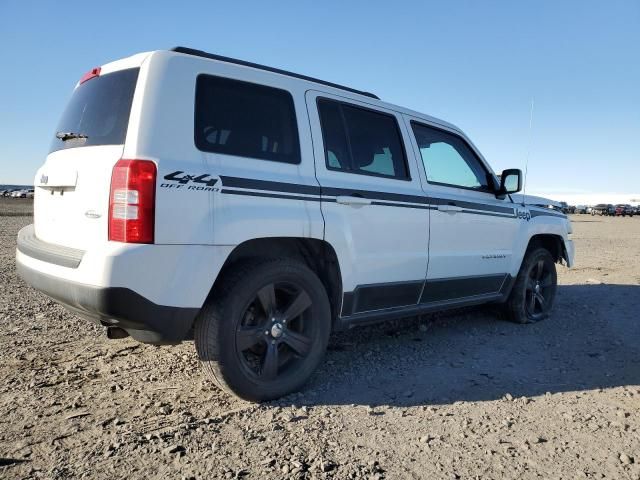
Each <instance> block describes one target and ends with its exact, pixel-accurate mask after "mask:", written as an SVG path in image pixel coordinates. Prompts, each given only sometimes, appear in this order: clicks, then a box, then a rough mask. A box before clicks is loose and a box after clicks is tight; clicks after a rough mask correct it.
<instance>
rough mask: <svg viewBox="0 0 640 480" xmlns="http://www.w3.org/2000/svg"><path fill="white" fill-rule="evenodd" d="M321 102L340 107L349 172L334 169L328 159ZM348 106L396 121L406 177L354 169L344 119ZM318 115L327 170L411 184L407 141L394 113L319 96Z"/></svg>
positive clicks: (317, 101)
mask: <svg viewBox="0 0 640 480" xmlns="http://www.w3.org/2000/svg"><path fill="white" fill-rule="evenodd" d="M321 101H328V102H333V103H337V104H338V105H339V106H340V118H341V119H342V128H343V129H344V133H345V137H346V139H347V146H348V148H349V170H344V169H342V168H337V167H332V166H330V165H329V161H328V158H327V146H326V142H325V141H324V139H325V131H324V130H325V129H324V127H323V125H322V118H321V116H320V102H321ZM343 105H346V106H348V107H352V108H357V109H360V110H365V111H368V112H373V113H376V114H378V115H384V116H387V117H390V118H392V119H393V120H394V122H395V128H396V132H397V134H398V138H399V140H400V148H402V155H403V162H404V167H405V171H406V172H407V175H406V176H405V177H397V176H389V175H384V174H382V173H375V172H367V171H366V170H354V169H353V153H352V151H351V139H350V138H349V129H348V126H347V121H346V119H345V117H344V112H343V110H342V106H343ZM316 113H317V114H318V122H319V123H320V133H321V135H322V150H323V151H324V165H325V168H326V169H327V170H331V171H333V172H340V173H348V174H351V175H365V176H368V177H377V178H384V179H387V180H401V181H403V182H411V180H412V179H411V169H410V168H409V159H408V157H407V148H406V146H405V141H404V138H403V136H402V131H401V130H400V122H399V121H398V117H397V116H396V115H395V114H394V113H389V112H383V111H381V110H378V109H376V108H370V107H364V106H362V105H358V104H355V103H351V102H347V101H343V100H336V99H335V98H331V97H325V96H322V95H318V96H316Z"/></svg>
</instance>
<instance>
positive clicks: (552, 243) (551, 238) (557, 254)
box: [525, 233, 568, 263]
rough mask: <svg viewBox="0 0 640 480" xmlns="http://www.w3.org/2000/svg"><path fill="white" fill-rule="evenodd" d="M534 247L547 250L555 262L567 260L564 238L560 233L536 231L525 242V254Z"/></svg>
mask: <svg viewBox="0 0 640 480" xmlns="http://www.w3.org/2000/svg"><path fill="white" fill-rule="evenodd" d="M536 248H544V249H546V250H547V251H549V253H551V256H552V257H553V260H554V261H555V262H556V263H562V261H563V260H564V261H568V259H567V257H568V255H567V252H566V250H565V246H564V240H563V238H562V236H561V235H557V234H553V233H538V234H535V235H533V236H532V237H531V238H530V239H529V243H528V244H527V249H526V251H525V256H526V254H527V253H528V252H530V251H532V250H534V249H536Z"/></svg>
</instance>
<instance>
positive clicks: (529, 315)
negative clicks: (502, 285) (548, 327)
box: [505, 248, 558, 323]
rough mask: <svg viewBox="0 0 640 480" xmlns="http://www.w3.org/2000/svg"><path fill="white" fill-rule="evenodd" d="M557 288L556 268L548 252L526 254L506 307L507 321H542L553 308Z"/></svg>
mask: <svg viewBox="0 0 640 480" xmlns="http://www.w3.org/2000/svg"><path fill="white" fill-rule="evenodd" d="M536 285H537V287H536ZM557 287H558V276H557V272H556V264H555V262H554V260H553V257H552V256H551V254H550V253H549V251H548V250H547V249H545V248H536V249H532V250H529V251H528V252H527V253H526V255H525V258H524V260H523V262H522V266H521V267H520V271H519V272H518V276H517V277H516V281H515V283H514V285H513V288H512V290H511V293H510V294H509V298H508V299H507V302H506V304H505V310H506V314H507V319H508V320H510V321H512V322H514V323H536V322H539V321H540V320H544V319H545V318H547V317H548V316H549V312H550V311H551V308H552V307H553V302H554V300H555V296H556V290H557Z"/></svg>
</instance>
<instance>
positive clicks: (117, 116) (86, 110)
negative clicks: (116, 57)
mask: <svg viewBox="0 0 640 480" xmlns="http://www.w3.org/2000/svg"><path fill="white" fill-rule="evenodd" d="M139 70H140V69H139V68H130V69H127V70H119V71H117V72H113V73H108V74H106V75H101V76H99V77H95V78H92V79H90V80H87V81H86V82H85V83H83V84H81V85H79V86H78V88H76V89H75V90H74V92H73V95H71V100H69V103H68V105H67V108H66V109H65V111H64V114H63V115H62V118H61V119H60V123H58V127H57V128H56V132H55V134H54V136H53V141H52V142H51V149H50V150H49V151H50V152H54V151H56V150H62V149H64V148H74V147H88V146H93V145H122V144H124V140H125V136H126V134H127V127H128V125H129V114H130V113H131V102H132V101H133V93H134V91H135V88H136V82H137V80H138V72H139ZM64 133H71V134H79V135H82V136H86V138H72V137H70V138H67V139H66V140H62V139H60V138H58V137H57V136H56V135H58V136H62V134H64Z"/></svg>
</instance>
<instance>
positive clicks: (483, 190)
mask: <svg viewBox="0 0 640 480" xmlns="http://www.w3.org/2000/svg"><path fill="white" fill-rule="evenodd" d="M409 123H410V124H411V133H412V134H413V138H414V140H415V142H416V147H418V152H419V151H420V145H418V139H417V138H416V133H415V132H414V131H413V126H414V125H417V126H419V127H424V128H430V129H432V130H437V131H439V132H442V133H446V134H448V135H451V136H453V137H455V138H457V139H458V140H460V141H461V142H462V143H463V144H464V145H465V146H466V147H467V148H468V149H469V151H470V152H471V155H473V158H475V159H476V161H477V162H478V163H479V164H480V167H481V168H482V170H484V174H485V176H486V177H487V180H488V179H489V175H493V174H492V173H491V172H490V171H489V170H488V169H487V166H486V165H485V164H484V162H483V161H482V160H481V159H480V157H478V155H477V154H476V152H475V151H474V149H473V148H472V147H471V145H469V142H467V141H466V140H465V139H464V137H462V136H461V135H460V134H458V133H454V132H451V131H449V130H445V129H444V128H439V127H435V126H433V125H429V124H428V123H424V122H419V121H417V120H410V122H409ZM419 155H420V163H421V164H422V168H423V169H424V178H425V180H426V181H427V183H428V184H429V185H436V186H439V187H449V188H461V189H463V190H469V191H471V192H480V193H491V194H494V193H495V192H494V191H493V190H491V188H490V187H488V186H487V187H484V186H481V187H480V188H474V187H465V186H463V185H456V184H455V183H444V182H434V181H431V180H429V177H428V175H427V167H426V166H425V164H424V160H423V158H422V153H420V154H419Z"/></svg>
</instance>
